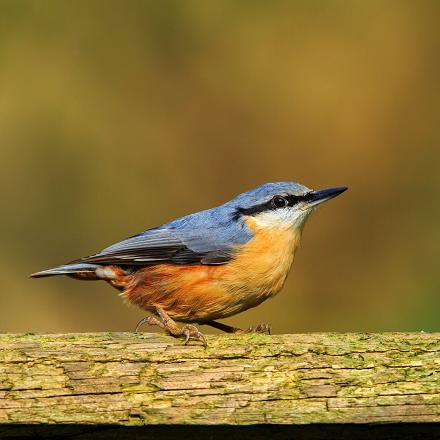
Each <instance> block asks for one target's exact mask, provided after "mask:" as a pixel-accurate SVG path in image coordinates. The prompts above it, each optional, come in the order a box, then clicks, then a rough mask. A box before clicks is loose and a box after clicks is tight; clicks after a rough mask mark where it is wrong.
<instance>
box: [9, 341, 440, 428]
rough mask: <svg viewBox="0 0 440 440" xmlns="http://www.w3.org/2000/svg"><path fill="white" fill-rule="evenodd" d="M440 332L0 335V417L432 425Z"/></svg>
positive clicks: (13, 420)
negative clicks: (194, 337) (186, 340)
mask: <svg viewBox="0 0 440 440" xmlns="http://www.w3.org/2000/svg"><path fill="white" fill-rule="evenodd" d="M439 337H440V334H439V333H437V334H434V333H431V334H429V333H387V334H334V333H322V334H297V335H276V336H267V335H259V334H250V335H227V336H223V335H220V336H208V348H207V349H204V348H203V347H202V346H201V345H200V343H199V342H194V341H191V342H190V344H189V345H187V346H184V345H182V342H181V341H180V340H175V339H173V338H171V337H169V336H164V335H161V334H151V333H143V334H138V335H135V334H132V333H98V334H52V335H29V334H26V335H25V334H16V335H14V334H3V335H0V424H17V423H20V424H34V423H37V424H71V423H76V424H96V425H99V424H117V425H124V426H127V425H128V426H133V425H137V426H139V425H164V424H167V425H168V424H198V425H222V424H227V425H249V424H280V425H281V424H290V425H303V424H318V423H330V424H340V423H358V424H367V423H375V422H387V423H397V422H399V423H400V422H406V423H410V422H440V341H439Z"/></svg>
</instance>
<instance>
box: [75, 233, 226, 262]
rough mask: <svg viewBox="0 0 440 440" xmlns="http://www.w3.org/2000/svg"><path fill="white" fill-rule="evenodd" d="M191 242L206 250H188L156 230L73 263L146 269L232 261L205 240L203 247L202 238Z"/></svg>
mask: <svg viewBox="0 0 440 440" xmlns="http://www.w3.org/2000/svg"><path fill="white" fill-rule="evenodd" d="M190 241H191V242H192V243H194V242H196V243H197V244H198V245H199V247H202V248H203V249H206V250H205V251H203V252H200V251H196V250H193V249H191V247H190V245H189V244H187V243H185V241H184V240H183V239H182V237H179V233H178V231H175V230H173V229H171V228H164V227H162V228H155V229H150V230H147V231H145V232H143V233H141V234H138V235H135V236H133V237H130V238H128V239H126V240H123V241H120V242H118V243H115V244H113V245H111V246H109V247H107V248H105V249H103V250H102V251H101V252H99V253H97V254H94V255H90V256H88V257H84V258H81V259H79V260H75V262H82V263H94V264H117V265H125V266H127V265H129V266H147V265H154V264H160V263H174V264H182V265H187V264H225V263H227V262H228V261H229V260H230V259H231V253H230V252H228V251H227V250H226V249H222V250H220V249H216V248H215V245H214V244H212V243H211V244H210V243H209V242H206V241H207V240H205V242H206V243H205V242H203V238H201V237H197V238H195V237H191V240H190ZM208 241H209V240H208ZM212 245H214V247H212ZM210 247H211V249H210ZM210 255H212V258H211V257H210Z"/></svg>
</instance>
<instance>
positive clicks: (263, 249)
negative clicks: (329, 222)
mask: <svg viewBox="0 0 440 440" xmlns="http://www.w3.org/2000/svg"><path fill="white" fill-rule="evenodd" d="M248 224H249V227H250V228H251V229H252V230H253V232H254V234H255V235H254V237H253V238H252V239H251V240H250V241H249V242H248V243H246V244H244V245H242V246H240V247H239V248H237V250H236V253H235V257H234V258H233V259H232V260H231V261H230V262H229V263H227V264H224V265H220V266H206V265H194V266H178V265H172V264H161V265H157V266H153V267H146V268H143V269H140V270H139V271H137V272H136V273H135V274H134V276H133V279H132V281H131V282H130V283H129V285H128V286H127V287H128V288H127V289H126V290H125V291H124V293H123V295H124V296H125V297H126V298H127V300H128V301H130V302H132V303H135V304H137V305H139V306H140V307H142V308H145V309H147V310H153V309H154V306H155V305H158V306H160V307H162V308H163V309H164V310H165V311H166V312H167V313H168V314H169V315H170V316H171V317H172V318H174V319H176V320H180V321H196V322H197V321H198V322H203V321H208V320H213V319H219V318H225V317H227V316H231V315H234V314H236V313H238V312H241V311H243V310H246V309H249V308H251V307H255V306H256V305H258V304H260V303H261V302H262V301H264V300H265V299H267V298H268V297H270V296H273V295H275V294H276V293H278V292H279V291H280V290H281V288H282V287H283V285H284V282H285V280H286V277H287V274H288V272H289V269H290V266H291V264H292V262H293V258H294V253H295V250H296V248H297V246H298V244H299V240H300V232H296V231H295V230H293V229H291V228H287V227H285V228H280V227H273V228H272V227H270V228H268V227H261V226H258V224H257V223H255V222H253V221H252V220H250V221H249V223H248Z"/></svg>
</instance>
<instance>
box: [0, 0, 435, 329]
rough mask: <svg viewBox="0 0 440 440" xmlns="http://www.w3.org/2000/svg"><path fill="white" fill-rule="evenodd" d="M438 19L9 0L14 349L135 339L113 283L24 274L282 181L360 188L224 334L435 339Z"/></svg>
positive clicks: (1, 235) (414, 9)
mask: <svg viewBox="0 0 440 440" xmlns="http://www.w3.org/2000/svg"><path fill="white" fill-rule="evenodd" d="M439 12H440V2H438V1H435V0H433V1H423V0H421V1H386V2H385V1H368V2H366V1H350V2H347V1H315V0H310V1H290V2H289V1H270V2H269V1H267V2H266V1H225V0H222V1H136V0H130V1H122V0H120V1H108V0H106V1H75V2H73V1H67V0H64V1H62V0H54V1H48V0H41V1H37V0H34V1H22V0H11V1H6V0H2V1H1V2H0V148H1V150H0V151H1V160H0V183H1V188H2V203H1V209H2V215H1V217H0V244H1V250H0V267H1V294H0V308H1V312H0V331H4V332H5V331H11V332H17V331H39V332H42V331H44V332H55V331H62V332H68V331H94V330H96V331H107V330H108V331H110V330H112V331H117V330H124V331H125V330H132V329H133V327H134V325H135V323H136V322H137V320H138V319H140V318H141V317H143V316H144V314H143V313H142V311H140V310H137V309H135V308H133V307H131V308H127V307H126V306H124V305H123V304H122V303H121V300H120V298H118V296H117V292H116V291H115V290H113V289H111V288H110V287H109V286H107V285H106V284H105V283H98V282H97V283H85V282H79V281H75V280H71V279H69V278H65V277H58V278H47V279H41V280H31V279H29V278H28V274H29V273H31V272H35V271H37V270H41V269H45V268H48V267H52V266H54V265H57V264H60V263H64V262H66V261H69V260H71V259H73V258H77V257H80V256H83V255H88V254H90V253H93V252H95V251H98V250H100V249H102V248H103V247H105V246H107V245H109V244H111V243H112V242H114V241H118V240H120V239H123V238H125V237H127V236H130V235H132V234H134V233H136V232H139V231H142V230H144V229H146V228H149V227H153V226H156V225H158V224H160V223H164V222H167V221H169V220H171V219H173V218H175V217H178V216H181V215H184V214H187V213H190V212H194V211H198V210H201V209H204V208H208V207H212V206H215V205H217V204H220V203H223V202H224V201H226V200H228V199H230V198H232V197H233V196H235V195H236V194H238V193H240V192H243V191H245V190H248V189H250V188H252V187H253V186H256V185H258V184H261V183H264V182H268V181H284V180H293V181H299V182H301V183H304V184H306V185H308V186H310V187H313V188H325V187H328V186H337V185H347V186H349V187H350V190H349V191H348V192H347V193H344V195H343V196H341V197H339V198H338V199H335V200H332V201H331V202H329V203H328V204H326V205H325V206H324V207H322V208H320V209H319V210H318V212H317V213H316V214H315V215H314V217H313V218H312V219H311V220H310V222H309V224H308V225H307V226H306V228H305V232H304V236H303V244H302V248H301V249H300V251H299V252H298V254H297V258H296V262H295V264H294V266H293V271H292V273H291V275H290V277H289V279H288V282H287V285H286V286H285V288H284V290H283V291H282V292H281V293H280V294H279V295H278V296H277V297H276V298H275V299H273V300H271V301H267V302H266V303H264V304H262V305H261V306H259V307H258V308H256V309H253V310H251V311H248V312H245V313H243V314H241V315H239V316H236V317H233V318H230V319H229V320H227V322H228V323H230V324H233V325H239V326H247V325H249V324H251V323H258V322H261V321H263V322H265V321H268V322H271V323H272V324H273V327H274V331H275V332H276V333H280V332H306V331H332V330H339V331H360V330H368V331H380V330H402V331H403V330H409V331H417V330H425V331H428V330H440V328H439V327H440V325H439V323H440V318H439V306H440V295H439V290H440V289H439V288H440V282H439V275H438V267H439V245H440V223H439V219H440V218H439V214H440V209H439V205H440V204H439V194H440V177H439V171H440V170H439V168H440V167H439V159H440V151H439V141H440V139H439V138H440V126H439V114H440V112H439V110H440V93H439V84H440V80H439V79H440V59H439V54H440V26H439V22H440V20H439V17H440V14H439ZM205 330H207V329H205Z"/></svg>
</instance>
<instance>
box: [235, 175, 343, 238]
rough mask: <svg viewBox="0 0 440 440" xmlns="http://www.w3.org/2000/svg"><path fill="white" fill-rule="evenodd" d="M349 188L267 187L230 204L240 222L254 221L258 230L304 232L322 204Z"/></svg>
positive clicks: (273, 185)
mask: <svg viewBox="0 0 440 440" xmlns="http://www.w3.org/2000/svg"><path fill="white" fill-rule="evenodd" d="M346 189H347V188H346V187H335V188H328V189H322V190H317V191H314V190H311V189H309V188H307V187H306V186H304V185H301V184H299V183H294V182H275V183H265V184H264V185H261V186H258V187H257V188H254V189H252V190H250V191H247V192H245V193H243V194H240V195H239V196H237V197H236V198H235V199H234V200H232V201H231V203H233V205H234V208H235V215H236V217H237V218H241V217H245V219H248V220H249V218H250V217H251V218H252V220H253V222H254V223H255V224H256V225H258V226H259V227H278V228H294V229H298V230H299V231H301V230H302V228H303V226H304V224H305V221H306V220H307V218H308V216H309V215H310V214H311V213H312V212H313V210H314V209H315V208H316V207H317V206H318V205H319V204H321V203H323V202H325V201H327V200H330V199H331V198H333V197H336V196H337V195H339V194H341V193H342V192H344V191H345V190H346Z"/></svg>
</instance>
